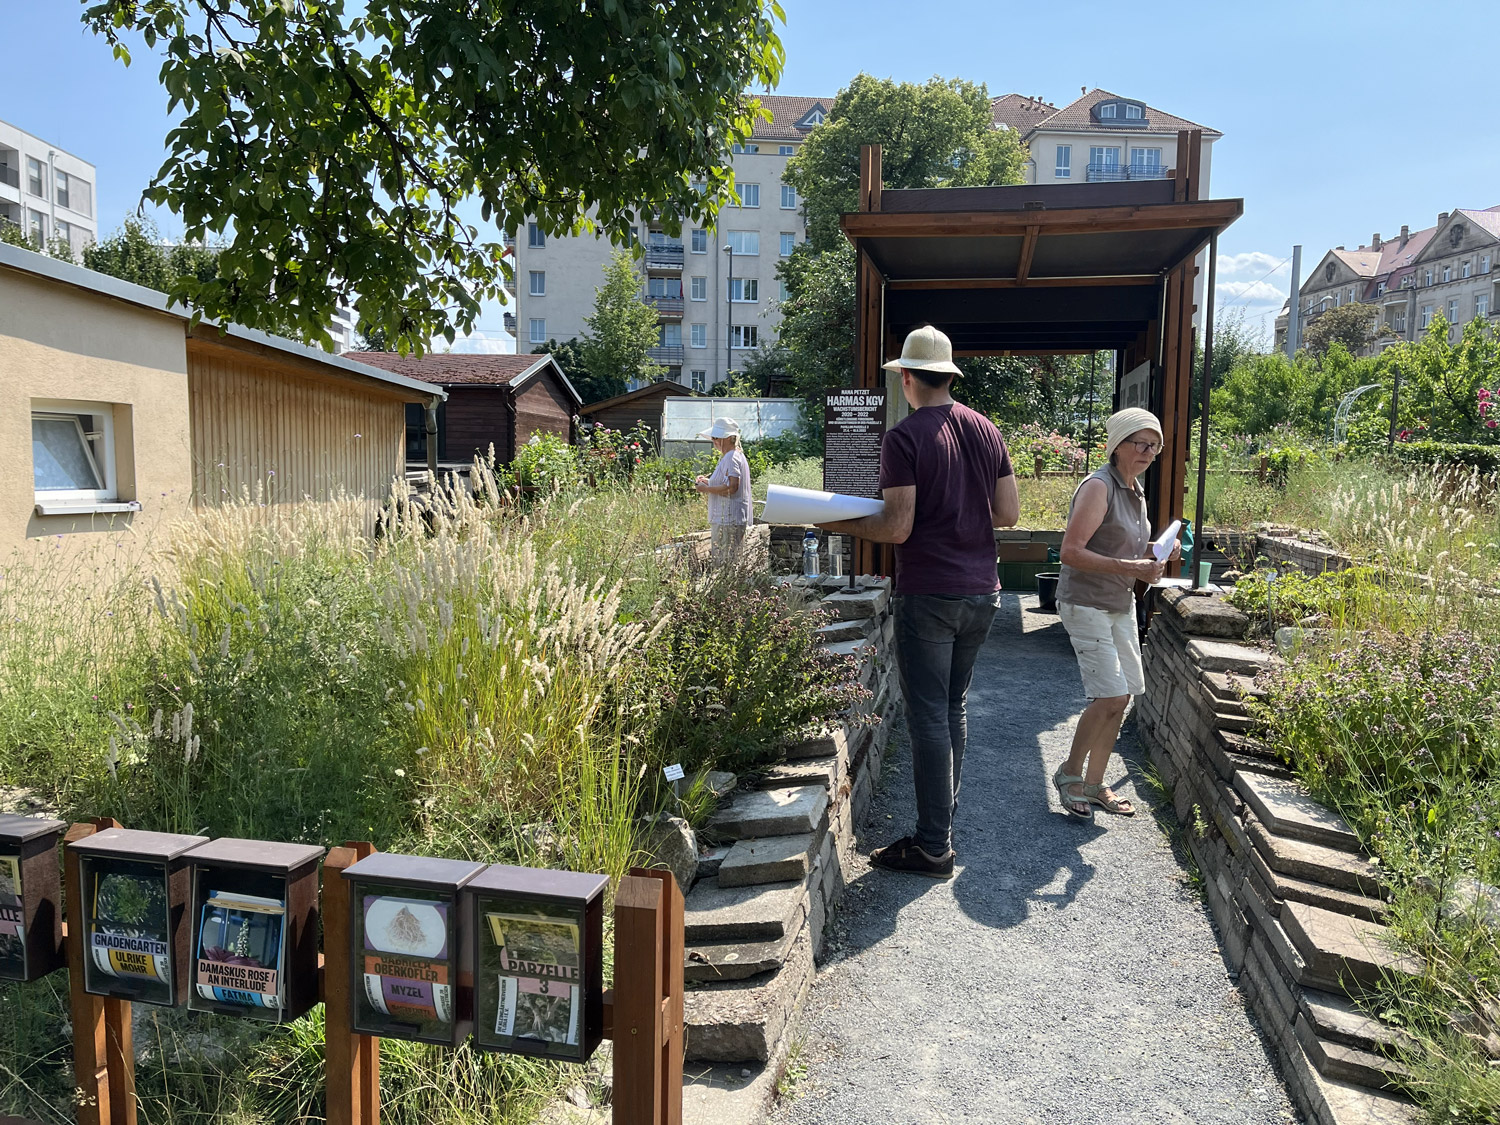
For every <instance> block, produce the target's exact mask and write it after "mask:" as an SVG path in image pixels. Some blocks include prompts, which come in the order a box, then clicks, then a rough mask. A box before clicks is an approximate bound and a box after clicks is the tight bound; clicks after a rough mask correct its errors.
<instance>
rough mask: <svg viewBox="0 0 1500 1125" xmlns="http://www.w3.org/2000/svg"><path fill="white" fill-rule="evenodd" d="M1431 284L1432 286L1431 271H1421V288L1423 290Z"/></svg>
mask: <svg viewBox="0 0 1500 1125" xmlns="http://www.w3.org/2000/svg"><path fill="white" fill-rule="evenodd" d="M1431 284H1432V271H1431V270H1423V271H1422V287H1423V288H1424V289H1425V288H1426V287H1427V286H1429V285H1431Z"/></svg>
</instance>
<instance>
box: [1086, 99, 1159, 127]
mask: <svg viewBox="0 0 1500 1125" xmlns="http://www.w3.org/2000/svg"><path fill="white" fill-rule="evenodd" d="M1092 116H1093V119H1094V122H1095V124H1098V125H1126V124H1129V125H1145V124H1146V123H1147V122H1146V107H1145V105H1144V104H1142V103H1141V102H1132V101H1126V100H1125V99H1124V98H1111V99H1110V100H1108V101H1103V102H1096V103H1094V108H1093V110H1092Z"/></svg>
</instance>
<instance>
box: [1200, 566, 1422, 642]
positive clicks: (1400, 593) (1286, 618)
mask: <svg viewBox="0 0 1500 1125" xmlns="http://www.w3.org/2000/svg"><path fill="white" fill-rule="evenodd" d="M1412 592H1413V591H1412V580H1410V579H1406V580H1403V579H1399V578H1395V577H1393V576H1392V575H1391V573H1390V572H1389V571H1387V570H1384V569H1382V568H1379V567H1373V566H1354V567H1349V568H1347V569H1345V570H1329V571H1325V572H1324V573H1322V574H1319V575H1316V576H1309V575H1306V574H1303V573H1302V572H1301V571H1300V570H1291V571H1287V572H1284V573H1278V572H1277V571H1274V570H1256V571H1253V572H1252V573H1250V574H1247V575H1245V576H1244V577H1242V578H1241V579H1239V581H1238V582H1236V583H1235V585H1234V587H1233V589H1231V590H1230V591H1229V594H1228V596H1227V598H1226V600H1227V601H1228V602H1229V603H1230V604H1231V605H1233V606H1236V607H1237V608H1239V609H1242V610H1244V612H1245V613H1246V614H1247V615H1248V616H1249V618H1250V621H1251V627H1252V629H1255V630H1257V631H1263V632H1271V631H1273V630H1275V629H1277V628H1280V627H1281V626H1283V625H1296V624H1299V623H1300V622H1302V621H1305V620H1306V619H1308V618H1309V617H1317V618H1324V619H1326V622H1325V623H1326V624H1330V625H1332V626H1334V627H1336V628H1340V629H1344V628H1357V627H1362V626H1363V625H1365V624H1367V623H1369V622H1372V621H1376V620H1379V621H1382V622H1384V623H1385V624H1387V625H1392V624H1396V623H1397V622H1396V621H1393V616H1395V615H1396V614H1397V613H1399V609H1400V607H1401V606H1402V605H1403V604H1404V603H1405V602H1406V601H1408V600H1409V599H1410V598H1411V596H1412Z"/></svg>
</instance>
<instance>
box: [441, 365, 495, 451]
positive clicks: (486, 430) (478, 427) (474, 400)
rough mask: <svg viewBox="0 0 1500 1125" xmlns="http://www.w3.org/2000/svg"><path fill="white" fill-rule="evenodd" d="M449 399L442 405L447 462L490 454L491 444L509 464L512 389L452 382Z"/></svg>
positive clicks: (444, 448)
mask: <svg viewBox="0 0 1500 1125" xmlns="http://www.w3.org/2000/svg"><path fill="white" fill-rule="evenodd" d="M445 389H446V390H447V392H448V401H447V402H445V403H444V404H443V408H442V410H443V447H442V450H441V451H440V453H439V456H441V457H442V459H443V460H444V461H469V460H472V459H473V457H474V456H475V455H476V454H478V455H479V456H480V457H488V456H489V451H490V445H491V443H493V444H494V446H495V460H496V461H498V462H499V463H500V464H502V465H503V464H506V463H507V462H508V461H510V459H511V455H512V450H511V444H510V409H509V407H508V406H507V403H508V402H509V401H510V388H509V387H497V386H489V385H482V386H474V387H466V386H463V385H461V384H458V385H449V386H447V387H446V388H445Z"/></svg>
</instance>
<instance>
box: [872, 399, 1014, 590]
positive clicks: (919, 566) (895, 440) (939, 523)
mask: <svg viewBox="0 0 1500 1125" xmlns="http://www.w3.org/2000/svg"><path fill="white" fill-rule="evenodd" d="M1012 472H1013V470H1012V469H1011V467H1010V452H1009V451H1008V450H1007V449H1006V448H1005V439H1004V438H1002V437H1001V436H1000V431H999V430H997V429H996V428H995V424H994V423H993V422H991V421H990V420H989V419H988V418H986V417H985V416H984V415H983V414H980V413H979V412H978V411H976V410H970V409H969V408H968V407H967V406H965V405H963V403H960V402H955V403H953V404H952V405H951V406H924V407H923V408H922V409H921V410H917V411H913V412H912V413H911V414H909V415H908V416H907V417H906V418H905V419H904V420H903V421H902V422H901V424H900V425H898V426H897V427H896V428H895V429H893V430H891V431H889V432H888V433H887V434H886V435H885V440H884V441H883V442H882V444H881V446H880V487H881V488H901V487H903V486H905V485H916V487H917V510H916V515H915V516H914V517H913V519H912V525H911V535H910V536H908V537H907V540H906V542H905V543H899V544H897V545H896V593H898V594H993V593H994V592H995V591H996V590H998V589H999V588H1000V583H999V580H998V577H997V573H996V567H995V520H994V515H993V513H992V510H991V509H992V506H993V504H994V501H995V482H996V481H998V480H999V479H1000V478H1001V477H1008V476H1010V475H1011V473H1012Z"/></svg>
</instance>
